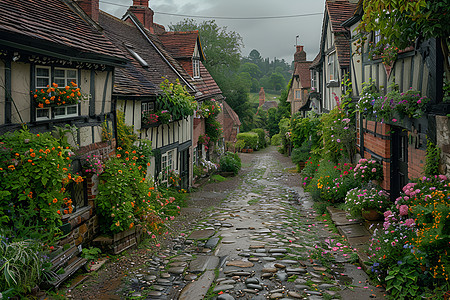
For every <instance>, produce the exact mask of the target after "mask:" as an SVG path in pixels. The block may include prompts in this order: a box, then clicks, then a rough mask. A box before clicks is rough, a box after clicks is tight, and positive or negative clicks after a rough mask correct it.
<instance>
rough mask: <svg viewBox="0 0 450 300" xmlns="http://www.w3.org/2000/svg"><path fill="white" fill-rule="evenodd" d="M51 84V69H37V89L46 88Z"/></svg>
mask: <svg viewBox="0 0 450 300" xmlns="http://www.w3.org/2000/svg"><path fill="white" fill-rule="evenodd" d="M50 83H51V82H50V67H36V88H37V89H42V88H46V87H47V86H48V85H50Z"/></svg>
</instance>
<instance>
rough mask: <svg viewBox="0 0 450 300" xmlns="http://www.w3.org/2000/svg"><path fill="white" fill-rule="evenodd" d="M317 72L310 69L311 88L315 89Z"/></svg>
mask: <svg viewBox="0 0 450 300" xmlns="http://www.w3.org/2000/svg"><path fill="white" fill-rule="evenodd" d="M316 84H317V73H316V71H314V70H311V88H314V89H315V90H317V86H316Z"/></svg>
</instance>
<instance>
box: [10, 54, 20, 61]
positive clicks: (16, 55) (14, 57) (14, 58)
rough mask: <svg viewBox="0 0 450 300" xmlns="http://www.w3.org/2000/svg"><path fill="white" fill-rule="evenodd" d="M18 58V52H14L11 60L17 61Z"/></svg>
mask: <svg viewBox="0 0 450 300" xmlns="http://www.w3.org/2000/svg"><path fill="white" fill-rule="evenodd" d="M19 58H20V54H19V52H14V54H13V57H12V60H13V61H18V60H19Z"/></svg>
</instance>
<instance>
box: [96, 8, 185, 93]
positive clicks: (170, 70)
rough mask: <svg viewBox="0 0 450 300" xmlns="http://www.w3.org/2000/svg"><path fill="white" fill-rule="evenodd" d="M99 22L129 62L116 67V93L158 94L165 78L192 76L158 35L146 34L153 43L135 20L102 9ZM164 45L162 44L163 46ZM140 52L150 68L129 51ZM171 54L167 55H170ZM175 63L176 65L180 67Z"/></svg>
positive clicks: (180, 78) (172, 79)
mask: <svg viewBox="0 0 450 300" xmlns="http://www.w3.org/2000/svg"><path fill="white" fill-rule="evenodd" d="M99 23H100V25H101V26H102V27H103V28H104V31H105V34H106V36H107V37H108V38H109V39H110V40H111V41H112V42H113V43H114V44H115V45H117V47H118V48H120V49H121V50H122V51H123V52H124V53H126V56H127V58H128V59H129V63H128V64H127V65H126V66H125V67H124V68H116V70H115V82H114V91H113V94H116V95H117V94H118V95H126V96H155V95H157V94H159V93H160V92H161V90H160V88H159V84H160V83H161V82H162V81H163V77H164V78H167V79H168V80H169V81H171V82H175V80H176V79H179V80H180V82H183V78H182V77H181V76H183V77H184V80H186V77H189V75H188V74H187V73H186V72H185V71H184V70H183V68H182V67H181V66H179V65H178V63H177V62H176V60H175V59H173V58H171V57H170V55H169V54H168V53H165V50H164V49H159V48H158V45H159V41H158V40H157V38H156V36H154V35H150V34H149V33H146V34H147V35H148V37H149V38H150V39H151V41H152V43H153V44H151V43H150V42H149V41H148V40H147V39H146V38H145V36H144V35H143V34H142V32H141V31H140V30H139V29H138V28H137V27H136V26H135V25H134V24H132V23H129V22H125V21H122V20H120V19H118V18H116V17H114V16H111V15H109V14H107V13H105V12H100V16H99ZM159 46H160V47H161V45H159ZM127 48H128V49H131V50H133V51H134V52H136V53H137V54H138V55H139V56H140V57H141V58H142V59H143V60H144V61H145V62H147V64H148V67H143V66H142V65H141V64H140V63H139V61H138V60H136V58H135V57H133V56H132V55H131V54H130V52H129V50H127ZM166 56H167V57H166ZM172 64H176V65H177V67H176V68H175V66H173V65H172Z"/></svg>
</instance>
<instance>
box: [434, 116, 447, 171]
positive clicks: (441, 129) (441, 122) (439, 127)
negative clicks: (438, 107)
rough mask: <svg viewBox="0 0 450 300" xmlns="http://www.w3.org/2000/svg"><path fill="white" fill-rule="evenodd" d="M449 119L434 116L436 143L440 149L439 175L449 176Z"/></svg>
mask: <svg viewBox="0 0 450 300" xmlns="http://www.w3.org/2000/svg"><path fill="white" fill-rule="evenodd" d="M449 128H450V124H449V118H448V117H446V116H436V143H437V146H438V147H439V148H441V164H440V168H439V171H440V173H441V174H445V175H447V176H450V134H449Z"/></svg>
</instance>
